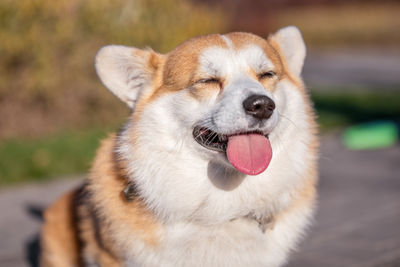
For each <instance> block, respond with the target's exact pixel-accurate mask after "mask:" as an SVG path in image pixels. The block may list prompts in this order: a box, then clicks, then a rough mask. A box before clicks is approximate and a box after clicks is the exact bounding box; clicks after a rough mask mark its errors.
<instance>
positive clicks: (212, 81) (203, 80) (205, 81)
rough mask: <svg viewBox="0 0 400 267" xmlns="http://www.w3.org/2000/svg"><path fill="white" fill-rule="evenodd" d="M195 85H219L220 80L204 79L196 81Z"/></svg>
mask: <svg viewBox="0 0 400 267" xmlns="http://www.w3.org/2000/svg"><path fill="white" fill-rule="evenodd" d="M197 83H216V84H221V80H220V79H218V78H205V79H200V80H198V81H197Z"/></svg>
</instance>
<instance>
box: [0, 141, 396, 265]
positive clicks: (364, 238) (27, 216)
mask: <svg viewBox="0 0 400 267" xmlns="http://www.w3.org/2000/svg"><path fill="white" fill-rule="evenodd" d="M322 140H323V142H322V149H321V164H320V168H321V180H320V184H319V195H320V197H319V208H318V212H317V214H316V220H315V223H314V226H313V227H311V229H310V234H309V235H308V237H307V238H306V239H305V240H304V242H302V243H301V245H300V247H299V249H298V251H297V252H295V253H294V255H292V257H291V261H290V263H289V266H290V267H295V266H296V267H325V266H328V267H330V266H331V267H336V266H337V267H394V266H400V145H397V146H396V147H393V148H389V149H382V150H375V151H348V150H346V149H344V148H343V147H342V146H341V144H340V141H339V138H338V136H336V135H331V136H326V137H324V138H323V139H322ZM80 181H81V179H79V178H77V179H68V180H61V181H54V182H51V183H46V184H31V185H25V186H22V187H17V188H8V189H3V190H0V212H1V213H0V214H1V217H0V266H1V267H3V266H4V267H16V266H30V265H29V261H30V262H31V263H35V260H36V255H37V252H38V247H37V242H36V238H37V233H38V231H39V227H40V221H39V220H37V219H36V218H34V216H32V213H35V207H43V206H46V205H48V203H50V202H52V201H53V200H55V199H56V198H57V197H58V196H59V195H61V194H62V192H64V191H68V190H69V189H70V188H72V187H74V186H76V185H77V184H78V183H79V182H80ZM29 210H30V212H29Z"/></svg>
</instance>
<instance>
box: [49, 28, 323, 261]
mask: <svg viewBox="0 0 400 267" xmlns="http://www.w3.org/2000/svg"><path fill="white" fill-rule="evenodd" d="M129 49H130V50H129ZM129 51H131V53H129ZM304 56H305V48H304V43H303V40H302V38H301V35H300V33H299V31H298V30H297V28H294V27H288V28H284V29H282V30H280V31H279V32H278V33H276V34H275V35H271V36H270V37H269V38H268V39H267V40H264V39H262V38H260V37H257V36H255V35H251V34H247V33H231V34H226V35H208V36H202V37H198V38H195V39H191V40H189V41H187V42H185V43H183V44H182V45H180V46H178V47H177V48H176V49H175V50H173V51H172V52H171V53H169V54H166V55H160V54H156V53H155V52H153V51H151V50H138V49H135V48H127V47H116V46H111V47H106V48H103V49H102V51H100V53H99V55H98V56H97V60H96V68H97V71H98V73H99V76H100V78H101V80H102V81H103V83H104V84H105V85H106V86H108V88H109V89H110V90H111V91H112V92H113V93H114V94H115V95H117V96H118V97H119V98H121V99H122V100H123V101H124V102H126V103H127V104H128V106H129V107H131V108H132V116H131V117H130V119H129V120H128V122H127V123H126V125H125V126H124V128H123V130H122V131H121V132H120V133H119V134H118V135H117V136H116V137H111V139H110V140H109V141H107V143H105V144H104V145H103V148H102V149H100V150H99V152H98V156H97V159H96V161H95V165H94V167H93V169H92V173H91V177H90V179H89V187H88V188H89V190H90V193H91V196H90V199H91V203H92V204H93V205H94V207H95V209H96V212H97V214H101V216H100V219H99V222H98V223H99V224H100V225H101V224H104V225H107V226H104V227H106V229H107V231H104V232H105V233H103V234H105V235H106V236H108V237H109V238H108V239H107V240H111V241H109V243H110V244H109V247H110V251H112V252H113V253H112V254H113V255H114V257H115V261H116V262H118V264H119V265H122V266H123V265H125V266H271V267H273V266H281V265H282V264H284V263H285V262H286V261H287V259H288V252H289V251H290V250H292V249H294V248H295V247H296V244H297V243H298V241H299V240H300V237H301V236H302V234H303V233H304V231H305V230H306V227H307V225H309V222H310V219H311V217H312V213H313V209H314V200H315V183H316V181H317V170H316V161H317V147H318V140H317V138H316V125H315V122H314V116H313V111H312V107H311V105H310V102H309V99H308V96H307V93H306V92H305V89H304V86H303V83H302V81H301V77H300V71H301V68H302V65H303V61H304ZM127 57H128V59H127ZM268 71H273V73H274V74H275V75H274V76H272V77H267V78H261V75H260V74H262V73H264V72H268ZM135 77H136V78H135ZM210 78H216V79H217V82H214V81H213V82H204V81H205V80H207V79H210ZM115 79H121V80H119V81H115ZM135 79H139V80H135ZM252 94H262V95H266V96H268V97H270V98H271V99H273V100H274V102H275V105H276V109H275V110H274V112H273V114H272V116H271V117H270V118H269V119H268V120H266V121H263V122H259V121H258V120H255V119H254V118H252V117H251V116H249V115H247V114H246V113H245V112H244V111H243V106H242V102H243V101H244V99H246V98H247V97H248V96H250V95H252ZM195 125H202V126H204V127H207V128H209V129H211V130H213V131H215V132H218V133H223V134H228V135H229V134H234V133H238V132H245V131H253V130H257V131H260V132H263V133H264V134H268V135H269V140H270V143H271V146H272V151H273V157H272V161H271V163H270V165H269V167H268V168H267V170H266V171H264V172H263V173H261V174H259V175H256V176H246V175H245V174H243V173H240V172H238V171H237V170H236V169H234V168H233V167H232V166H231V165H230V163H229V162H228V161H227V159H226V156H225V154H222V153H220V152H215V151H211V150H208V149H206V148H204V147H202V146H200V145H199V144H198V143H197V142H196V141H195V140H194V138H193V135H192V131H193V128H194V126H195ZM113 161H115V162H117V163H118V164H117V163H115V162H113ZM107 166H108V167H107ZM115 169H117V171H116V170H115ZM121 177H122V178H121ZM117 179H121V180H122V181H124V182H118V183H116V182H112V181H113V180H117ZM127 182H130V183H131V184H134V185H135V189H136V190H137V194H138V196H137V198H136V199H135V201H134V204H132V203H129V202H126V201H124V200H123V198H120V197H118V196H117V195H118V194H120V193H121V190H123V188H124V184H126V183H127ZM113 183H114V184H115V185H112V184H113ZM129 205H136V206H135V207H136V208H134V207H133V206H131V208H130V209H131V211H130V212H127V214H126V213H125V212H126V211H127V209H128V207H129ZM120 213H124V214H120ZM249 214H253V215H254V216H255V217H260V218H261V217H269V218H272V219H273V223H272V224H271V225H270V226H269V227H268V228H267V230H266V231H265V232H263V231H262V230H261V229H260V227H259V224H258V222H257V221H256V220H255V219H251V218H249V216H248V215H249ZM141 216H145V218H146V219H145V220H144V222H146V223H145V224H143V223H136V224H135V225H134V226H132V225H130V223H128V222H129V221H137V220H138V217H141ZM47 227H48V228H49V227H50V226H47ZM50 228H51V227H50ZM100 228H101V227H100ZM143 233H145V234H143ZM84 241H86V240H84ZM86 242H88V243H90V242H92V241H86ZM93 242H94V241H93ZM87 246H91V245H90V244H88V245H87ZM91 247H95V246H93V245H92V246H91ZM49 253H51V252H49ZM102 253H107V251H103V252H102ZM100 254H101V253H100ZM100 254H99V255H100ZM93 255H97V254H96V253H91V254H90V256H89V255H85V254H84V255H83V256H84V257H85V256H86V257H87V258H90V260H88V261H87V262H91V263H95V262H97V263H100V264H101V260H100V257H98V258H96V256H93ZM49 266H51V264H49Z"/></svg>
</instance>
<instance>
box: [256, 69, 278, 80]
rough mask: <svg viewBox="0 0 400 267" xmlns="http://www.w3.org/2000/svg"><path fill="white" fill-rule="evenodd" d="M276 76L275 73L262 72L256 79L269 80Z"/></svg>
mask: <svg viewBox="0 0 400 267" xmlns="http://www.w3.org/2000/svg"><path fill="white" fill-rule="evenodd" d="M275 76H276V73H275V72H274V71H267V72H263V73H260V74H258V79H260V80H262V79H270V78H273V77H275Z"/></svg>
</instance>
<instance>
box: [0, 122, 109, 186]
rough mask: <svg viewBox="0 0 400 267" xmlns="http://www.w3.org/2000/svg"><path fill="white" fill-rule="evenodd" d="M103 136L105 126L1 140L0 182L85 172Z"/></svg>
mask: <svg viewBox="0 0 400 267" xmlns="http://www.w3.org/2000/svg"><path fill="white" fill-rule="evenodd" d="M105 136H106V132H105V130H104V129H101V130H99V129H91V130H87V131H82V130H79V131H72V132H71V131H67V132H62V133H59V134H54V135H53V136H50V137H47V138H43V137H42V138H38V139H34V140H32V139H21V138H18V139H9V140H7V141H5V142H3V143H1V144H0V185H5V184H15V183H19V182H24V181H30V180H35V181H39V180H44V179H49V178H56V177H60V176H64V175H69V174H77V173H83V172H86V171H87V170H88V169H89V167H90V163H91V161H92V160H93V157H94V153H95V151H96V149H97V147H98V146H99V140H100V139H101V138H103V137H105Z"/></svg>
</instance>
